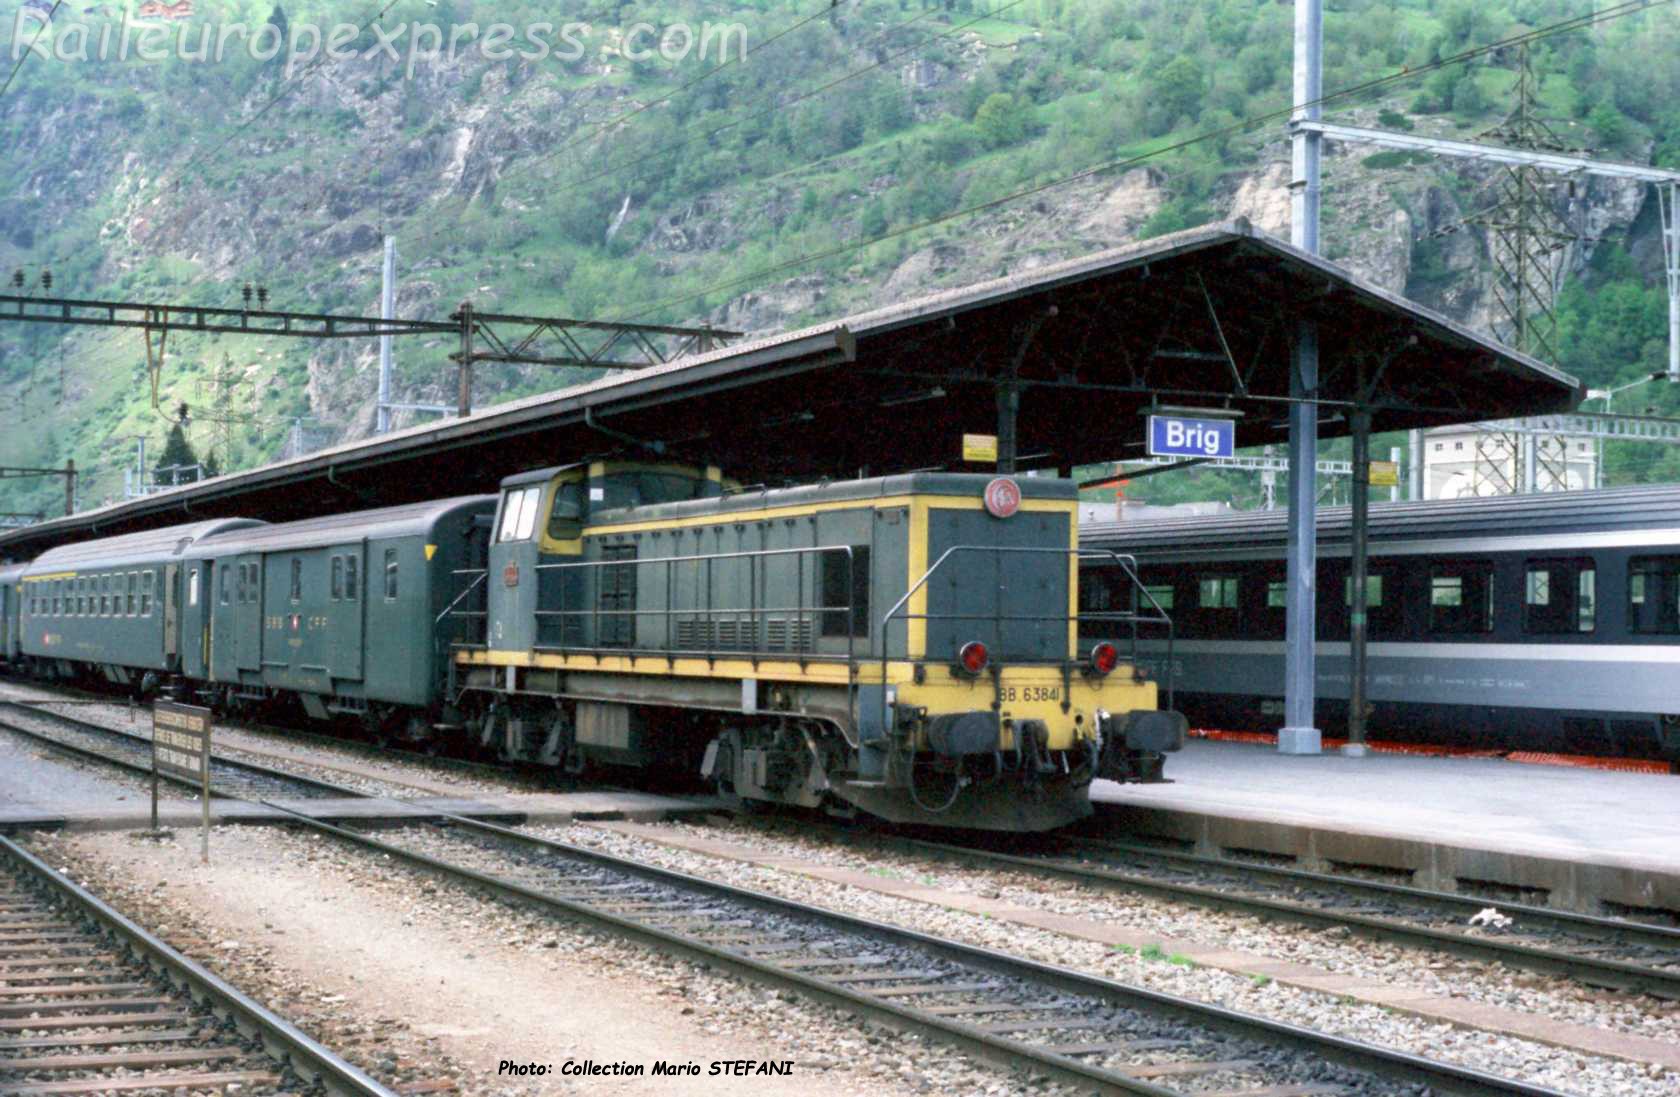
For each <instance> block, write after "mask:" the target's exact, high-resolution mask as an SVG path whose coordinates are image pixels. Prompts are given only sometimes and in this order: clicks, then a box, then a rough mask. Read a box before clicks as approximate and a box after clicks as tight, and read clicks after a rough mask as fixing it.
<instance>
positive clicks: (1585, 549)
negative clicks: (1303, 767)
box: [1081, 487, 1680, 760]
mask: <svg viewBox="0 0 1680 1097" xmlns="http://www.w3.org/2000/svg"><path fill="white" fill-rule="evenodd" d="M1285 521H1286V515H1285V513H1284V512H1282V511H1268V512H1257V513H1251V514H1239V515H1222V516H1218V517H1206V518H1187V519H1174V520H1166V521H1150V522H1135V523H1115V524H1104V525H1094V526H1087V527H1086V528H1085V530H1084V531H1083V532H1082V536H1081V544H1083V545H1084V546H1086V547H1088V548H1103V549H1110V550H1115V551H1119V552H1129V553H1134V554H1136V556H1137V559H1138V562H1139V571H1140V574H1141V577H1142V580H1143V583H1144V585H1145V586H1146V587H1147V588H1148V589H1149V590H1150V591H1151V592H1152V593H1153V594H1154V595H1155V597H1156V598H1157V599H1158V600H1159V601H1160V602H1161V604H1162V605H1164V606H1167V607H1169V608H1170V610H1171V612H1172V616H1173V620H1174V622H1175V625H1176V628H1177V640H1176V645H1175V648H1174V651H1173V668H1174V670H1175V672H1176V681H1177V683H1178V690H1179V692H1178V706H1179V707H1180V709H1182V710H1183V711H1184V712H1185V713H1186V715H1188V716H1189V717H1190V718H1191V720H1192V721H1193V722H1195V723H1196V724H1198V725H1200V726H1204V727H1216V728H1233V729H1253V728H1276V727H1277V726H1278V725H1279V724H1280V723H1281V717H1282V712H1283V702H1282V683H1283V680H1284V675H1283V638H1284V606H1285V599H1286V584H1285V564H1284V549H1285V543H1286V528H1285ZM1318 523H1319V524H1318V548H1319V554H1320V561H1319V565H1318V576H1317V583H1318V603H1317V605H1318V620H1317V629H1318V640H1319V642H1318V648H1317V650H1318V659H1317V666H1318V694H1319V698H1320V706H1319V713H1318V716H1319V721H1320V723H1321V725H1322V726H1325V727H1326V728H1334V727H1336V726H1337V725H1343V726H1345V722H1346V718H1347V697H1348V610H1349V606H1350V604H1351V601H1352V593H1353V592H1352V586H1351V580H1350V579H1349V569H1348V554H1349V550H1348V542H1349V509H1348V508H1346V507H1337V508H1326V509H1324V510H1321V511H1320V512H1319V518H1318ZM1370 545H1371V547H1370V576H1369V579H1368V585H1367V600H1368V603H1369V611H1368V612H1369V617H1368V620H1369V648H1368V653H1369V661H1370V663H1369V665H1370V677H1369V693H1368V695H1369V698H1370V706H1371V707H1370V713H1369V717H1368V727H1369V728H1370V731H1371V734H1372V735H1373V736H1380V737H1384V738H1393V739H1400V740H1414V741H1429V742H1440V743H1451V744H1458V745H1464V746H1475V747H1488V748H1498V749H1521V750H1567V751H1591V752H1613V753H1619V754H1628V755H1635V756H1640V757H1661V758H1667V759H1670V760H1676V759H1680V488H1676V487H1639V488H1621V489H1613V490H1607V491H1594V492H1574V493H1568V494H1563V493H1559V494H1545V495H1523V496H1510V497H1499V498H1484V499H1473V500H1454V501H1438V502H1422V503H1394V504H1376V505H1373V506H1372V507H1371V511H1370ZM1087 569H1088V570H1087V581H1086V582H1085V584H1084V597H1085V599H1086V605H1087V606H1088V607H1091V608H1098V607H1102V606H1106V605H1108V604H1109V603H1111V602H1112V601H1114V600H1115V599H1116V598H1119V597H1120V596H1121V595H1120V594H1119V592H1118V588H1117V587H1116V586H1115V585H1114V582H1113V581H1114V580H1115V578H1116V576H1115V573H1114V572H1113V570H1112V569H1110V568H1105V567H1104V566H1103V565H1102V563H1101V562H1099V561H1091V562H1088V564H1087ZM1153 658H1154V659H1155V660H1156V665H1159V664H1160V662H1161V661H1164V658H1165V654H1164V652H1163V651H1161V650H1159V649H1157V650H1156V651H1154V652H1153Z"/></svg>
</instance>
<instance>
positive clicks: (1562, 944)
mask: <svg viewBox="0 0 1680 1097" xmlns="http://www.w3.org/2000/svg"><path fill="white" fill-rule="evenodd" d="M883 841H886V842H888V843H889V844H898V845H900V848H903V849H905V850H911V851H921V852H924V853H931V854H935V855H937V856H941V857H952V858H956V859H962V860H968V861H970V862H974V863H978V864H980V865H983V866H989V867H992V868H997V869H1005V870H1010V871H1025V872H1032V873H1037V874H1040V875H1043V876H1049V877H1055V878H1059V879H1063V880H1071V881H1075V882H1078V883H1081V884H1086V885H1090V886H1094V887H1099V888H1110V889H1114V890H1117V891H1127V892H1132V893H1139V894H1145V895H1152V896H1157V897H1160V898H1163V899H1172V900H1177V901H1180V902H1187V903H1191V904H1194V905H1196V906H1201V907H1207V908H1211V909H1216V910H1224V911H1234V912H1238V913H1242V914H1248V915H1254V916H1258V917H1262V918H1272V919H1280V920H1284V921H1290V922H1294V923H1297V924H1300V925H1307V926H1315V927H1324V928H1328V927H1335V926H1342V927H1346V928H1348V929H1350V930H1353V931H1354V932H1357V933H1363V934H1367V935H1369V936H1372V937H1376V938H1380V939H1383V940H1389V941H1394V942H1398V943H1402V944H1406V945H1411V946H1420V947H1425V948H1433V949H1438V950H1441V951H1443V952H1448V953H1452V954H1454V955H1457V956H1463V957H1468V958H1472V959H1477V960H1492V961H1497V962H1499V963H1503V964H1506V965H1508V966H1510V967H1513V968H1520V969H1523V970H1526V971H1536V972H1541V973H1544V974H1548V975H1562V976H1566V977H1568V978H1571V979H1575V980H1577V981H1579V982H1581V983H1585V984H1588V985H1591V986H1595V987H1607V988H1612V989H1616V990H1626V991H1635V992H1639V993H1645V994H1651V995H1655V996H1658V997H1662V998H1668V999H1672V1000H1680V929H1672V928H1669V927H1666V926H1656V925H1647V924H1644V923H1639V922H1629V921H1624V920H1621V919H1616V918H1600V917H1594V916H1591V915H1585V914H1574V913H1571V912H1568V911H1558V910H1550V909H1548V908H1545V907H1537V906H1531V905H1524V904H1511V903H1504V902H1500V903H1491V902H1490V901H1489V900H1487V899H1479V898H1476V897H1474V896H1468V895H1457V894H1453V893H1450V892H1440V891H1429V890H1426V889H1422V888H1414V887H1407V886H1403V885H1398V884H1389V883H1382V882H1379V881H1371V880H1361V879H1357V878H1353V877H1346V876H1332V875H1329V874H1326V873H1318V872H1307V871H1304V870H1301V869H1293V868H1281V867H1277V866H1272V865H1265V864H1253V863H1250V862H1246V861H1233V860H1229V859H1225V858H1216V857H1203V856H1199V855H1194V854H1186V853H1177V852H1171V851H1162V850H1158V849H1152V848H1149V847H1145V846H1136V845H1131V844H1129V843H1124V842H1114V841H1107V840H1101V839H1087V838H1051V839H1047V840H1046V841H1045V843H1039V844H1050V845H1053V846H1055V847H1057V851H1056V852H1054V853H1036V854H1032V855H1023V854H1020V853H1007V852H999V851H997V850H993V849H987V848H983V847H980V846H978V845H952V844H950V843H946V842H935V841H927V840H922V839H916V838H899V837H886V838H884V839H883ZM1489 906H1496V907H1497V910H1498V912H1499V913H1500V914H1501V915H1503V916H1504V917H1507V918H1510V919H1511V923H1510V924H1509V925H1508V926H1503V927H1501V926H1493V925H1489V926H1484V927H1481V928H1474V929H1473V928H1471V927H1470V926H1469V920H1470V919H1471V918H1472V917H1474V916H1476V915H1477V914H1478V913H1479V912H1481V911H1482V910H1484V909H1486V908H1487V907H1489Z"/></svg>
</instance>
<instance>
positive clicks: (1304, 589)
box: [1278, 0, 1324, 754]
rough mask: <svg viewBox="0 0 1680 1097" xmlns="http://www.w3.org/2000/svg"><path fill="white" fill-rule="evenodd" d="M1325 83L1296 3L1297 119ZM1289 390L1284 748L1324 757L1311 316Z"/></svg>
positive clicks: (1302, 209)
mask: <svg viewBox="0 0 1680 1097" xmlns="http://www.w3.org/2000/svg"><path fill="white" fill-rule="evenodd" d="M1323 87H1324V8H1323V0H1296V2H1295V104H1296V107H1295V112H1294V115H1293V118H1294V119H1297V120H1307V121H1317V120H1318V119H1319V117H1320V115H1321V113H1322V112H1321V111H1320V109H1319V106H1318V102H1317V101H1318V99H1319V97H1320V96H1321V95H1322V94H1323ZM1322 144H1323V142H1322V139H1321V138H1320V136H1319V135H1318V134H1316V133H1306V132H1301V131H1297V132H1296V133H1295V136H1294V149H1293V156H1292V167H1293V175H1292V178H1291V179H1290V183H1289V187H1290V191H1291V202H1290V238H1291V241H1292V242H1293V243H1294V244H1295V246H1296V247H1298V248H1301V249H1302V250H1304V251H1309V252H1312V253H1314V254H1317V252H1318V220H1319V163H1320V153H1321V149H1322ZM1289 394H1290V396H1292V397H1294V398H1295V400H1296V401H1297V402H1296V403H1294V404H1291V405H1290V409H1289V549H1288V554H1289V560H1288V582H1289V593H1288V609H1287V611H1286V617H1287V632H1286V635H1285V640H1284V683H1283V711H1284V720H1283V727H1282V729H1281V730H1279V732H1278V750H1279V751H1280V752H1281V753H1284V754H1317V753H1318V752H1319V749H1320V745H1321V742H1320V741H1321V738H1322V737H1321V736H1320V734H1319V730H1318V727H1317V725H1316V724H1315V723H1314V722H1313V707H1314V706H1313V701H1314V693H1315V690H1316V688H1317V685H1318V682H1317V667H1316V664H1315V659H1314V656H1315V652H1314V643H1315V640H1316V637H1315V636H1314V634H1313V630H1314V624H1315V618H1316V616H1317V599H1316V598H1315V596H1314V594H1315V588H1316V587H1317V583H1318V576H1317V573H1318V528H1317V515H1316V513H1315V512H1316V509H1317V502H1318V500H1317V497H1316V493H1315V488H1316V486H1317V485H1316V481H1317V475H1316V469H1317V467H1318V405H1317V404H1316V403H1314V401H1315V400H1316V398H1317V396H1318V324H1317V323H1316V322H1315V321H1313V320H1310V319H1308V320H1303V321H1301V323H1300V324H1299V326H1298V327H1297V328H1296V331H1295V345H1294V368H1293V369H1291V370H1290V384H1289Z"/></svg>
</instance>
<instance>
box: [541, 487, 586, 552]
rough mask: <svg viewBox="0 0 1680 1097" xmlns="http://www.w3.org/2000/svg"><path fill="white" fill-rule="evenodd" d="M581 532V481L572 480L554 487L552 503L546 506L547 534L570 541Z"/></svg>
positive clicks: (557, 539)
mask: <svg viewBox="0 0 1680 1097" xmlns="http://www.w3.org/2000/svg"><path fill="white" fill-rule="evenodd" d="M582 532H583V482H582V481H581V480H574V481H573V482H571V483H569V484H561V485H559V486H558V487H556V488H555V489H554V505H553V506H551V507H549V508H548V536H549V537H550V538H552V539H553V540H556V541H570V540H572V539H573V538H575V537H577V536H578V535H579V534H580V533H582Z"/></svg>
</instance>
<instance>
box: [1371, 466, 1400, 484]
mask: <svg viewBox="0 0 1680 1097" xmlns="http://www.w3.org/2000/svg"><path fill="white" fill-rule="evenodd" d="M1371 486H1372V487H1374V488H1397V487H1399V486H1400V465H1399V464H1398V463H1397V462H1395V461H1372V462H1371Z"/></svg>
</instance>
